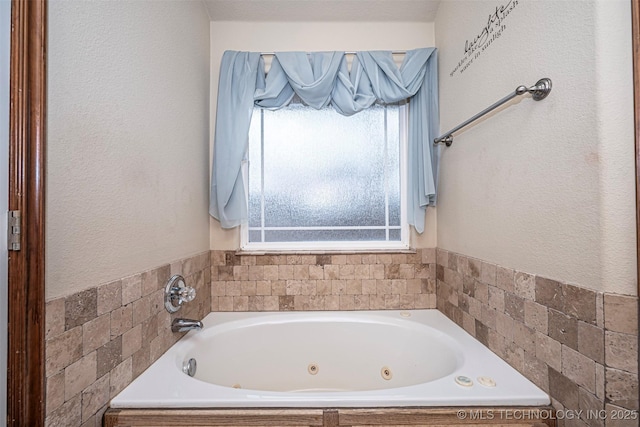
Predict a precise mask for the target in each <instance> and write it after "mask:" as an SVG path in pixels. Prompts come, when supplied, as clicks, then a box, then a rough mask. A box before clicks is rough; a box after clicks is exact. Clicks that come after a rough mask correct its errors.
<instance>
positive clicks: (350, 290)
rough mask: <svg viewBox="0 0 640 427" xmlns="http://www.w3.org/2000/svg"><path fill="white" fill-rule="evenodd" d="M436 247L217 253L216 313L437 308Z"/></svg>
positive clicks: (214, 265) (214, 272)
mask: <svg viewBox="0 0 640 427" xmlns="http://www.w3.org/2000/svg"><path fill="white" fill-rule="evenodd" d="M435 278H436V271H435V248H431V249H419V250H418V251H417V252H416V253H411V254H397V253H396V254H383V253H371V254H351V255H348V254H345V255H238V254H236V253H235V252H225V251H212V252H211V280H212V282H211V304H212V305H211V307H212V311H285V310H382V309H413V308H435V305H436V295H435Z"/></svg>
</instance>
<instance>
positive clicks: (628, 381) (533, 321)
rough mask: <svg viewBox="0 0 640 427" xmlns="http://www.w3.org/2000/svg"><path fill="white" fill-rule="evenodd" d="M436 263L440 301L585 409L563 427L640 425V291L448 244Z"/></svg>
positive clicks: (556, 401) (556, 395)
mask: <svg viewBox="0 0 640 427" xmlns="http://www.w3.org/2000/svg"><path fill="white" fill-rule="evenodd" d="M436 269H437V308H438V309H439V310H440V311H442V312H443V313H444V314H445V315H447V316H448V317H449V318H451V319H452V320H453V321H455V322H456V323H457V324H459V325H460V326H462V327H463V328H464V329H465V330H466V331H467V332H468V333H470V334H471V335H473V336H475V337H476V338H477V339H478V340H479V341H481V342H482V343H483V344H484V345H486V346H487V347H489V348H490V349H491V350H492V351H493V352H494V353H496V354H497V355H498V356H500V357H501V358H503V359H504V360H506V361H507V362H508V363H509V364H510V365H511V366H513V367H514V368H516V369H517V370H518V371H520V372H521V373H522V374H524V375H525V376H526V377H527V378H529V379H530V380H531V381H533V382H534V383H535V384H537V385H538V386H539V387H540V388H542V389H543V390H545V391H546V392H548V393H549V394H550V395H551V397H552V400H553V405H554V406H555V407H556V409H558V410H562V411H568V412H561V414H567V415H570V416H572V415H578V416H579V417H578V418H576V419H568V418H567V419H565V420H560V421H559V426H560V427H562V426H563V425H564V426H571V427H574V426H576V427H584V426H605V425H606V426H638V418H637V416H638V412H637V411H638V317H637V314H638V307H637V304H638V299H637V297H633V296H624V295H616V294H609V293H602V292H594V291H592V290H589V289H585V288H581V287H579V286H576V285H573V284H569V283H560V282H557V281H555V280H551V279H548V278H544V277H540V276H536V275H533V274H529V273H526V272H521V271H514V270H513V269H510V268H505V267H501V266H498V265H496V264H492V263H487V262H484V261H482V260H479V259H475V258H469V257H466V256H463V255H460V254H456V253H451V252H447V251H444V250H440V249H438V251H437V267H436ZM579 411H582V412H579ZM589 411H591V412H589ZM596 414H600V415H596ZM604 415H606V419H605V416H604ZM616 415H617V416H619V417H618V418H625V416H626V418H627V419H618V420H614V419H613V417H615V416H616ZM634 417H635V418H634Z"/></svg>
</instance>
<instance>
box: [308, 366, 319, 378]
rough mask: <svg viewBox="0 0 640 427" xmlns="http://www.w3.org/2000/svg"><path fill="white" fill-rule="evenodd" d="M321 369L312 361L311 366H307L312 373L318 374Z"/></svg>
mask: <svg viewBox="0 0 640 427" xmlns="http://www.w3.org/2000/svg"><path fill="white" fill-rule="evenodd" d="M319 370H320V368H319V367H318V365H316V364H315V363H310V364H309V366H307V371H309V373H310V374H311V375H315V374H317V373H318V371H319Z"/></svg>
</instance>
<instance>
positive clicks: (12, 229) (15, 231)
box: [7, 211, 21, 251]
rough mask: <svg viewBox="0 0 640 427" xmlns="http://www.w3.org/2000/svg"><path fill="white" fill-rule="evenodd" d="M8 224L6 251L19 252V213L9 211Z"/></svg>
mask: <svg viewBox="0 0 640 427" xmlns="http://www.w3.org/2000/svg"><path fill="white" fill-rule="evenodd" d="M8 218H9V223H8V231H7V236H8V239H9V241H8V245H7V246H8V249H9V250H10V251H19V250H20V235H21V232H20V211H9V215H8Z"/></svg>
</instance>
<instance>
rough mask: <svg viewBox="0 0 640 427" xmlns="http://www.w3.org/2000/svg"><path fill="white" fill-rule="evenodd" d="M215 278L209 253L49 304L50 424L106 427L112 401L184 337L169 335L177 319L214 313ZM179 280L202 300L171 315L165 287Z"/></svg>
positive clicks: (48, 407)
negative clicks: (212, 286) (105, 417)
mask: <svg viewBox="0 0 640 427" xmlns="http://www.w3.org/2000/svg"><path fill="white" fill-rule="evenodd" d="M210 273H211V269H210V252H209V251H207V252H203V253H201V254H198V255H196V256H193V257H190V258H186V259H182V260H178V261H176V262H173V263H171V264H165V265H162V266H160V267H158V268H156V269H153V270H149V271H145V272H142V273H139V274H135V275H133V276H129V277H125V278H122V279H120V280H117V281H114V282H111V283H107V284H103V285H100V286H97V287H93V288H90V289H86V290H84V291H82V292H78V293H76V294H73V295H69V296H67V297H64V298H58V299H55V300H52V301H49V302H47V304H46V308H45V311H46V340H47V341H46V376H47V378H46V422H45V424H46V425H47V426H64V427H76V426H83V427H85V426H86V427H88V426H91V427H94V426H95V427H98V426H102V415H103V413H104V411H105V410H106V409H107V404H108V403H109V400H110V399H111V398H112V397H114V396H115V395H116V394H118V393H119V392H120V391H121V390H122V389H124V388H125V387H126V386H127V385H128V384H130V383H131V381H133V379H134V378H136V377H137V376H138V375H140V374H141V373H142V371H144V370H145V369H146V368H147V367H149V365H150V364H151V363H153V362H154V361H155V360H157V359H158V358H159V357H160V356H161V355H162V354H163V353H164V352H165V351H166V350H167V349H168V348H169V347H170V346H171V345H173V343H175V342H176V341H177V340H178V339H179V338H180V337H182V335H184V334H181V333H172V332H171V329H170V325H171V321H172V318H173V317H187V318H193V319H202V318H203V317H204V316H205V315H207V314H208V313H209V312H210V311H211V300H210V298H211V290H210V284H211V277H210ZM174 274H182V275H183V276H184V278H185V280H186V283H187V285H189V286H193V287H195V288H196V292H197V298H196V300H194V301H192V302H191V303H188V304H185V305H184V306H183V308H182V309H181V310H180V311H179V312H178V313H175V314H173V315H170V314H169V313H168V312H167V311H166V309H165V308H164V287H165V285H166V283H167V281H168V280H169V278H170V277H171V276H172V275H174Z"/></svg>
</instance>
